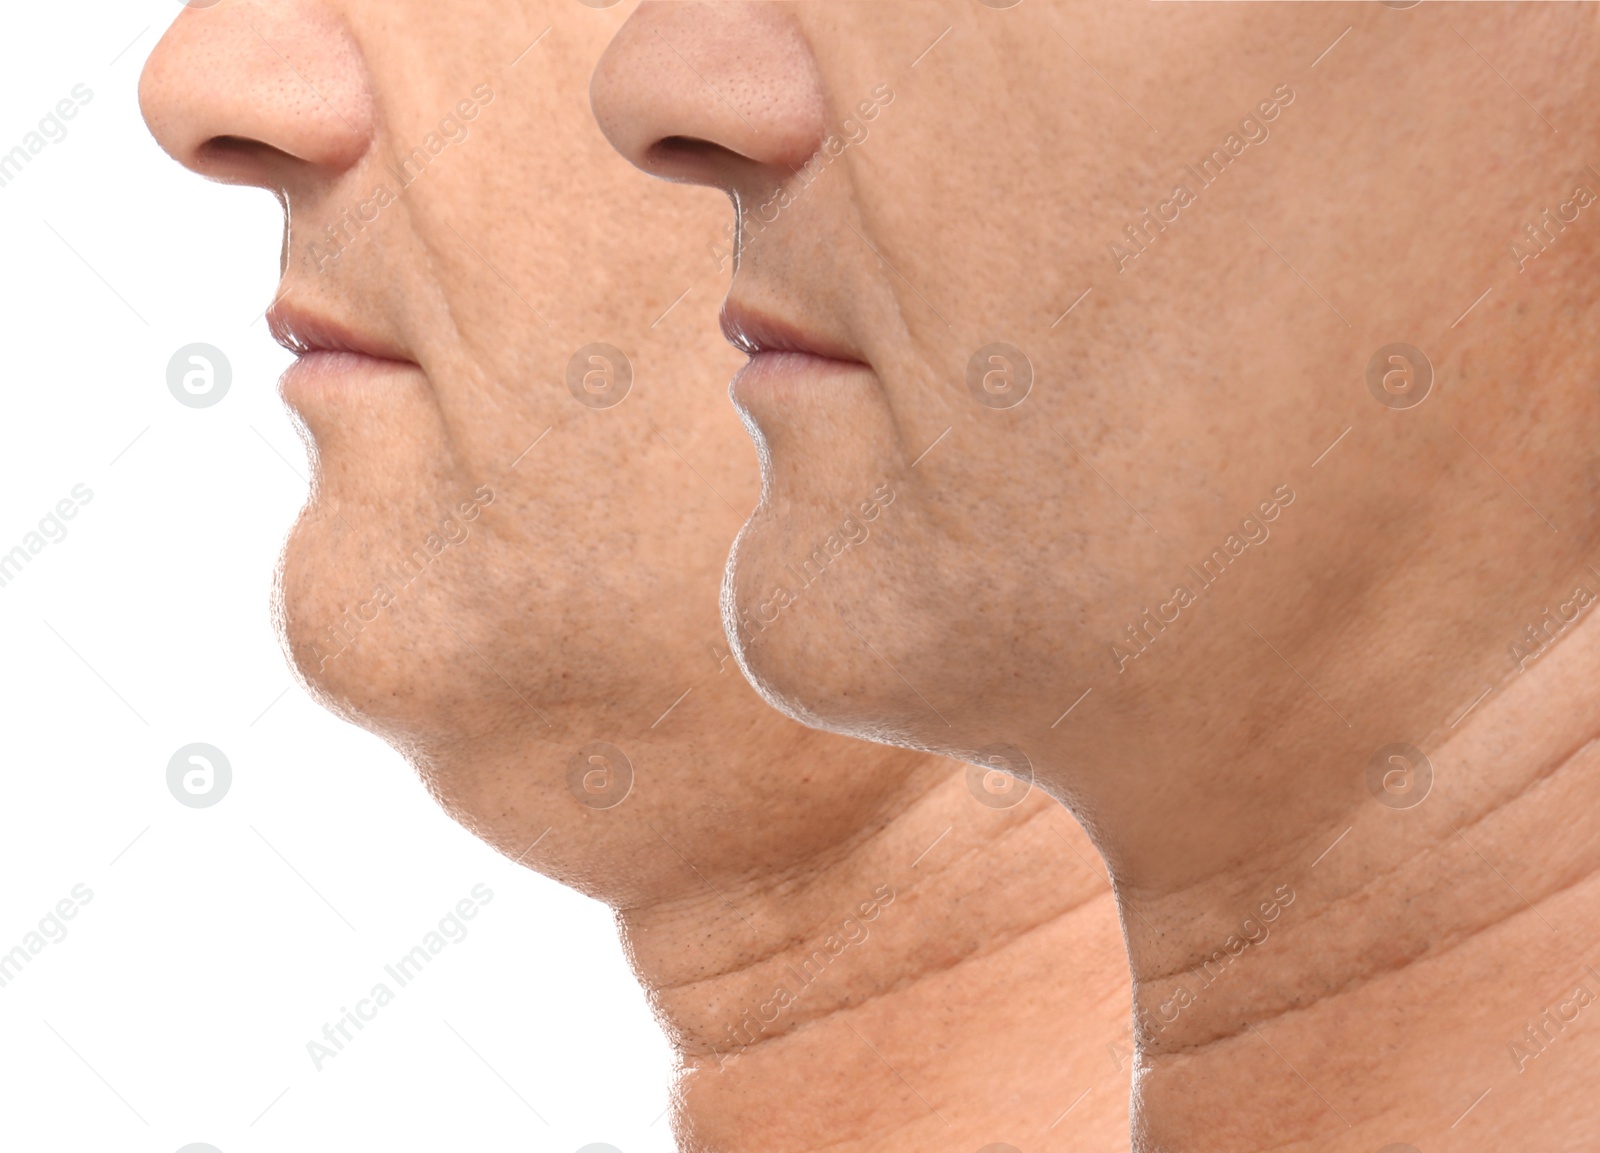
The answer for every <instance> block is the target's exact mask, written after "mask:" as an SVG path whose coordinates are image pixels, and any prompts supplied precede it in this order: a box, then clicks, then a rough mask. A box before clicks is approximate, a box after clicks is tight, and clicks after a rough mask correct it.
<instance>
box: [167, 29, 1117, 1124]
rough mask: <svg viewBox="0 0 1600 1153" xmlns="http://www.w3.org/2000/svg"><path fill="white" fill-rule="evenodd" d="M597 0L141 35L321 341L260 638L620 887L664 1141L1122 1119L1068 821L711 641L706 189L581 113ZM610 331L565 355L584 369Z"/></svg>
mask: <svg viewBox="0 0 1600 1153" xmlns="http://www.w3.org/2000/svg"><path fill="white" fill-rule="evenodd" d="M626 16H627V11H626V10H624V9H618V10H614V11H594V10H591V9H589V8H586V7H583V6H580V5H575V4H570V3H554V2H550V3H537V4H529V5H525V6H524V8H523V9H522V10H521V14H520V15H518V14H515V13H506V12H499V11H497V12H495V13H480V14H476V15H472V16H463V15H462V14H461V13H459V12H453V11H446V10H444V9H441V8H439V7H438V6H437V5H432V4H424V3H404V4H395V3H384V4H376V3H353V2H352V3H340V4H325V3H313V2H310V0H305V2H294V3H290V2H281V3H280V2H267V0H261V2H257V3H245V2H243V0H225V2H224V3H222V4H219V5H216V6H214V7H211V8H197V9H190V10H186V11H184V12H183V13H182V14H181V15H180V16H179V18H178V19H177V21H176V22H175V24H174V25H173V27H172V29H171V30H170V31H169V32H168V33H167V35H166V36H165V38H164V39H163V40H162V42H161V44H160V45H159V47H158V48H157V50H156V51H155V53H154V55H153V56H152V58H151V61H150V63H149V66H148V68H147V70H146V73H145V76H144V79H143V82H142V88H141V97H142V101H143V107H144V110H145V114H146V117H147V119H148V121H149V123H150V125H151V128H152V130H153V131H154V133H155V134H156V137H157V139H158V140H159V141H160V143H161V144H162V145H163V147H165V148H166V149H167V150H168V151H169V152H170V153H171V154H172V155H173V156H174V157H175V158H177V159H178V160H179V161H181V162H182V163H184V164H186V165H187V166H189V167H190V168H193V169H195V170H196V171H198V172H200V173H201V174H203V175H206V176H209V177H212V178H214V179H221V180H226V181H232V182H235V183H242V184H248V185H255V186H258V187H262V188H266V189H269V190H271V191H272V192H274V193H275V194H276V195H277V196H278V197H279V198H280V200H281V201H282V202H283V204H284V205H285V207H286V210H287V217H288V232H287V239H286V245H285V249H284V252H283V280H282V285H281V289H280V291H281V294H282V299H281V301H280V302H279V304H278V305H277V306H276V307H275V308H274V311H273V313H272V320H273V323H274V326H275V329H276V330H277V332H278V333H279V334H280V336H282V337H283V339H284V340H285V341H286V342H287V343H289V344H290V345H291V346H293V347H295V348H297V349H299V350H308V351H307V352H306V355H305V356H303V357H302V358H301V359H300V361H299V364H298V366H297V367H296V368H294V369H293V370H291V373H290V374H289V375H288V376H287V377H286V378H285V381H284V383H283V385H282V390H283V392H284V395H285V398H286V400H287V401H288V402H289V404H290V405H291V407H292V409H293V410H294V412H295V413H296V415H297V417H298V419H299V420H300V421H302V422H303V424H304V429H305V433H306V436H307V439H308V444H309V447H310V449H311V453H312V457H313V461H314V465H315V483H314V485H313V491H312V496H311V500H310V502H309V504H308V505H307V507H306V509H305V510H304V512H303V514H302V516H301V518H300V521H299V523H298V524H297V525H296V526H295V528H294V531H293V533H292V535H291V537H290V540H289V543H288V546H287V548H286V552H285V556H284V561H283V568H282V573H281V578H280V584H281V589H280V604H279V616H280V624H281V627H282V631H283V635H284V640H285V645H286V648H287V649H288V650H289V652H290V654H291V656H292V658H293V659H294V661H295V662H296V664H297V666H298V667H299V669H300V671H301V673H302V675H303V677H304V679H305V682H306V684H307V686H308V688H309V689H310V690H311V691H312V692H313V693H314V694H316V695H317V696H318V698H319V699H320V700H321V701H323V702H324V703H325V704H327V705H328V706H329V707H330V708H332V709H334V710H336V711H337V712H339V713H340V714H341V715H343V716H345V717H347V718H348V719H350V720H352V721H353V722H355V723H357V724H360V725H363V726H365V727H367V728H369V729H371V730H372V731H374V732H376V733H378V734H379V735H381V736H382V737H384V739H386V740H388V741H389V742H391V743H392V744H394V745H395V746H396V747H397V748H398V749H400V750H401V751H402V752H404V753H405V754H406V756H407V757H408V758H409V759H410V760H411V762H412V763H413V764H414V765H415V766H416V768H417V770H418V771H419V773H420V774H421V776H422V778H423V780H424V781H425V782H426V784H427V786H428V787H429V788H430V789H431V790H432V792H433V793H434V795H435V796H436V797H437V798H438V799H439V801H440V802H441V804H442V805H444V806H445V807H446V808H447V809H448V810H449V812H450V813H451V814H452V816H454V817H455V818H456V819H457V820H459V821H461V822H462V823H463V824H464V825H466V826H467V827H468V828H470V829H471V830H472V831H473V832H475V833H476V834H477V835H479V836H481V837H482V838H483V839H484V840H486V841H488V842H489V843H490V844H492V845H494V846H495V847H496V848H498V849H500V850H501V851H502V852H504V853H506V854H507V855H508V856H511V857H513V858H515V859H518V860H520V861H521V862H522V863H524V864H526V865H529V866H530V867H533V868H535V869H538V870H539V871H541V872H544V873H546V874H549V875H551V876H554V877H556V878H558V879H560V880H562V881H564V882H566V883H568V884H571V885H574V886H576V887H578V888H580V889H581V890H583V891H584V892H586V893H589V894H591V895H593V896H595V897H597V898H599V899H601V900H604V901H606V902H608V903H610V904H612V905H613V906H615V907H616V908H617V909H618V919H619V927H620V930H621V934H622V936H623V940H624V946H625V948H626V949H627V951H628V954H629V957H630V960H631V961H632V963H633V965H634V968H635V970H636V972H637V973H638V975H639V978H640V980H641V983H642V984H643V985H644V986H645V988H646V990H647V992H648V993H649V996H650V997H651V1000H652V1002H653V1004H654V1005H655V1007H656V1009H657V1012H658V1014H659V1018H660V1021H661V1024H662V1026H663V1028H664V1029H665V1030H666V1031H667V1033H668V1036H669V1038H670V1039H671V1040H672V1042H673V1043H674V1045H675V1046H676V1047H677V1049H678V1050H679V1052H680V1053H681V1055H682V1058H683V1067H682V1076H681V1079H680V1082H679V1085H678V1094H677V1097H676V1099H675V1114H674V1121H675V1126H676V1131H677V1134H678V1137H679V1141H680V1143H681V1144H682V1146H683V1147H684V1148H685V1149H691V1150H693V1149H711V1148H715V1149H718V1150H734V1151H738V1150H751V1151H755V1150H760V1151H762V1153H768V1151H770V1150H777V1149H808V1148H819V1147H828V1148H834V1149H840V1150H856V1149H861V1150H865V1149H868V1148H871V1149H873V1150H900V1149H904V1150H918V1151H921V1150H926V1149H932V1148H949V1149H970V1148H977V1147H979V1146H981V1145H983V1144H986V1143H990V1142H992V1141H995V1140H1003V1139H1007V1138H1008V1136H1009V1137H1010V1138H1011V1139H1017V1138H1018V1136H1020V1135H1022V1134H1024V1133H1025V1132H1027V1131H1031V1130H1032V1129H1042V1128H1044V1127H1045V1126H1047V1125H1048V1124H1049V1123H1050V1122H1051V1121H1053V1120H1055V1119H1056V1118H1057V1117H1058V1116H1059V1115H1060V1114H1061V1112H1062V1110H1063V1109H1065V1108H1066V1107H1067V1105H1068V1104H1071V1103H1072V1102H1073V1098H1074V1097H1075V1096H1077V1095H1079V1094H1081V1093H1083V1091H1084V1090H1085V1089H1086V1088H1087V1089H1089V1090H1090V1092H1089V1093H1088V1095H1087V1096H1086V1097H1084V1098H1083V1099H1082V1101H1081V1103H1079V1104H1077V1106H1076V1107H1075V1108H1074V1110H1073V1112H1072V1114H1071V1116H1070V1117H1069V1118H1068V1119H1067V1121H1066V1122H1063V1123H1062V1125H1061V1126H1060V1127H1059V1128H1058V1130H1057V1133H1059V1134H1061V1135H1062V1137H1063V1138H1070V1139H1072V1140H1083V1141H1086V1142H1090V1143H1092V1144H1093V1146H1094V1147H1096V1148H1107V1149H1116V1148H1125V1147H1126V1143H1127V1100H1128V1079H1129V1068H1130V1067H1129V1063H1128V1054H1129V1052H1130V1048H1129V1046H1128V1044H1127V1004H1128V1002H1127V998H1128V990H1127V978H1126V975H1125V972H1124V971H1123V966H1122V963H1121V958H1120V932H1119V928H1118V924H1117V920H1116V916H1115V910H1114V908H1113V906H1112V902H1111V899H1110V896H1109V891H1108V886H1107V882H1106V878H1105V876H1104V873H1103V871H1102V870H1103V866H1102V865H1100V863H1099V861H1098V858H1097V857H1096V856H1095V854H1094V851H1093V849H1092V847H1090V846H1089V844H1088V842H1087V839H1086V838H1085V837H1084V835H1083V833H1082V832H1081V830H1080V829H1079V828H1078V827H1077V826H1076V824H1075V823H1074V822H1073V821H1072V820H1071V819H1070V818H1069V817H1068V816H1067V815H1066V814H1065V813H1064V812H1063V811H1062V810H1061V809H1060V808H1059V806H1057V805H1056V804H1055V803H1054V802H1052V801H1050V800H1049V799H1048V798H1047V797H1045V796H1044V795H1043V794H1042V793H1039V792H1037V791H1035V792H1034V793H1033V794H1032V795H1029V796H1027V797H1025V798H1023V799H1021V800H1020V802H1018V803H1015V804H1012V803H1010V799H1009V798H1008V797H1004V796H1002V797H1001V798H1000V799H1001V801H1002V803H1000V804H998V805H997V804H995V803H992V802H994V800H995V797H994V796H993V795H992V794H991V792H990V791H989V788H990V786H991V785H992V784H993V783H994V782H992V781H988V780H987V778H982V777H980V778H979V779H977V780H976V783H975V785H974V786H972V787H969V780H968V776H967V774H966V773H965V772H964V771H963V767H962V766H957V765H953V764H952V763H951V762H949V761H946V760H943V759H940V758H937V757H933V756H928V755H923V754H915V753H908V752H906V751H904V750H895V749H886V748H880V747H875V746H871V745H866V744H862V743H858V742H852V741H849V740H845V739H842V738H839V737H837V736H833V735H830V734H824V733H819V732H815V731H812V730H808V729H805V728H803V727H801V726H799V725H796V724H794V723H793V722H792V721H790V720H788V719H787V718H784V717H782V716H780V715H779V714H777V713H776V712H774V711H773V710H771V709H770V708H768V707H767V706H766V705H765V704H764V703H763V702H762V701H761V700H760V698H759V697H758V696H757V695H756V694H755V693H753V692H752V691H751V690H750V689H749V687H748V685H746V684H745V683H744V681H743V680H742V679H741V678H740V676H739V674H738V671H737V668H736V666H735V663H734V661H733V660H732V659H731V658H730V657H729V656H728V653H727V650H726V646H725V643H724V641H723V637H722V632H721V627H720V615H719V608H718V588H719V580H720V573H721V570H722V566H723V562H724V559H725V556H726V553H727V548H728V543H729V541H730V540H731V539H732V538H733V536H734V534H735V532H736V530H737V529H738V526H739V524H740V522H741V520H742V517H743V514H744V511H745V510H748V509H749V508H751V507H752V506H753V505H754V504H755V503H756V500H757V483H758V473H757V469H756V462H755V459H754V454H753V453H752V452H751V449H750V446H749V442H748V439H747V438H746V437H745V436H744V434H743V432H742V430H741V428H740V426H739V422H738V420H737V417H736V415H735V414H734V413H733V411H732V410H731V409H730V408H729V406H728V405H727V399H726V395H725V393H724V390H723V389H722V387H721V386H720V385H719V384H717V383H715V382H716V381H717V380H719V379H725V378H726V376H727V374H728V373H729V372H730V371H732V369H733V368H734V367H735V366H736V365H737V363H738V360H739V357H738V355H737V354H736V353H734V352H733V351H731V350H730V349H728V348H727V347H726V345H725V343H724V342H723V341H722V340H721V338H720V337H719V336H718V335H717V334H716V332H715V328H714V325H715V316H714V310H715V306H716V304H717V301H718V300H719V298H720V296H721V294H722V292H723V291H724V290H725V288H726V279H727V271H726V267H725V266H726V258H725V255H720V254H721V253H722V248H721V246H722V245H723V243H724V240H725V234H724V227H723V226H724V220H725V211H724V207H723V201H722V199H721V197H720V196H718V195H716V194H714V193H712V192H709V191H706V190H703V189H680V190H676V191H675V192H674V193H673V194H672V195H670V196H667V197H663V196H662V194H661V190H660V189H658V188H657V187H655V185H654V182H653V181H651V180H649V179H648V178H647V177H645V176H644V175H642V174H640V173H638V172H636V171H635V170H634V169H632V168H631V167H630V166H629V165H627V164H626V163H625V162H624V161H623V160H622V159H621V158H619V157H617V156H616V155H615V153H614V152H613V151H612V150H611V148H610V147H609V145H608V144H607V143H606V141H605V140H604V138H603V137H602V136H601V134H600V133H599V131H598V129H597V127H596V125H595V123H594V121H593V117H592V114H591V112H590V109H589V104H588V83H589V77H590V74H591V72H592V70H593V67H594V65H595V62H596V61H597V60H598V59H599V57H600V54H601V52H602V51H603V49H604V47H605V45H606V43H607V42H608V41H609V39H610V38H611V37H612V35H614V33H615V31H616V30H617V28H618V27H619V26H620V25H621V23H622V22H623V20H624V19H625V18H626ZM546 29H548V31H546ZM541 34H542V39H541ZM535 41H538V43H537V44H535ZM529 45H534V46H533V47H531V48H528V50H527V53H526V55H524V56H521V57H517V53H518V52H520V51H522V50H523V49H524V48H526V47H527V46H529ZM514 58H515V59H514ZM286 61H292V68H291V67H290V66H289V65H288V64H286ZM463 105H466V106H467V108H466V110H465V111H464V110H463ZM469 112H470V116H469V115H468V113H469ZM719 260H720V261H721V264H720V265H719ZM685 293H686V295H685ZM675 301H676V303H674V302H675ZM600 342H604V343H607V344H610V345H613V346H615V347H616V348H619V349H621V350H623V351H624V352H625V353H626V355H627V356H628V358H629V361H630V362H631V366H632V372H633V383H632V388H631V391H630V392H629V393H628V394H627V396H626V397H625V398H624V399H623V400H622V401H621V403H618V404H616V405H614V406H612V407H604V408H600V407H591V406H590V405H589V404H587V403H584V402H583V401H582V400H580V398H579V396H578V395H575V391H574V388H573V387H570V386H569V376H568V373H569V365H570V364H571V363H572V361H573V358H574V354H575V352H576V351H577V350H579V349H581V348H584V347H586V346H588V345H591V344H595V343H600ZM352 353H355V354H359V355H350V354H352ZM608 373H611V374H613V375H612V376H611V377H610V380H609V384H608V380H607V379H606V377H607V374H608ZM614 373H615V365H611V364H609V363H602V364H600V365H596V364H595V363H594V362H592V361H590V360H588V359H586V358H582V359H580V360H579V361H578V368H577V373H576V376H575V379H576V381H577V386H576V392H577V393H581V394H582V395H583V396H584V397H587V398H588V399H590V400H593V399H595V398H596V397H599V398H600V399H606V398H607V394H606V392H605V390H606V389H607V388H608V387H609V386H610V385H614V383H615V379H616V378H615V375H614ZM591 374H598V376H591ZM890 511H892V509H891V510H890ZM867 543H868V544H870V543H873V542H872V541H871V540H868V541H867ZM863 547H865V546H863ZM595 741H603V742H605V743H607V744H609V745H611V746H614V747H615V748H617V749H620V750H622V752H623V753H624V755H625V756H626V757H627V758H628V759H629V761H630V762H631V766H632V770H633V777H634V779H633V783H632V788H631V791H629V792H627V794H626V796H625V798H624V799H623V800H621V802H620V803H616V804H614V805H611V806H610V807H599V806H596V805H590V804H588V803H585V798H587V799H589V800H595V799H598V800H602V801H610V800H611V799H612V798H611V796H610V795H609V792H608V790H610V789H612V788H614V787H615V781H616V779H617V770H618V766H617V765H615V764H611V763H608V762H606V761H605V760H604V758H602V761H601V762H595V761H591V760H589V759H587V756H588V755H587V754H585V755H583V756H579V754H580V753H582V752H583V750H585V749H588V748H589V746H590V745H591V743H592V742H595ZM575 757H577V758H578V759H577V763H576V768H574V764H575V760H574V759H575ZM974 788H976V792H975V791H974ZM980 795H981V796H983V797H985V798H987V800H988V801H989V802H991V803H985V802H984V801H983V800H980V799H979V798H980ZM819 956H820V959H819ZM1062 966H1065V967H1066V968H1067V969H1068V970H1070V971H1071V972H1072V973H1074V974H1075V977H1074V980H1073V981H1072V982H1070V983H1069V984H1067V985H1064V986H1060V987H1056V986H1053V985H1051V984H1050V983H1048V982H1045V981H1043V980H1042V977H1043V975H1044V974H1046V973H1047V972H1055V971H1058V970H1059V969H1060V968H1061V967H1062ZM796 974H799V976H796ZM1019 988H1036V989H1039V990H1040V992H1039V993H1038V994H1036V995H1032V994H1030V995H1029V996H1028V997H1025V998H1019V997H1018V996H1017V995H1016V991H1017V990H1018V989H1019ZM780 989H783V990H785V991H786V992H785V995H784V996H779V995H778V990H780ZM530 995H531V996H534V997H535V998H537V997H538V996H541V995H542V993H541V992H540V991H538V990H534V991H532V992H531V993H530ZM1046 1005H1048V1006H1049V1008H1048V1010H1047V1011H1041V1009H1043V1008H1044V1007H1045V1006H1046ZM1064 1019H1065V1020H1071V1021H1072V1022H1073V1024H1072V1026H1071V1027H1070V1028H1066V1029H1063V1028H1062V1027H1061V1024H1060V1022H1061V1021H1062V1020H1064ZM880 1055H881V1057H882V1058H886V1059H887V1060H888V1061H890V1062H891V1063H892V1066H893V1071H891V1070H890V1069H889V1068H887V1067H886V1066H885V1065H884V1064H883V1061H882V1060H881V1059H880ZM896 1074H898V1075H899V1076H903V1077H905V1078H906V1079H907V1081H909V1082H910V1084H912V1085H914V1086H915V1090H914V1091H911V1090H908V1089H907V1087H906V1082H903V1081H901V1080H900V1079H899V1076H897V1075H896ZM797 1084H802V1085H803V1086H804V1089H803V1091H797V1090H796V1088H795V1086H796V1085H797ZM930 1106H931V1108H932V1109H933V1110H935V1111H934V1112H930Z"/></svg>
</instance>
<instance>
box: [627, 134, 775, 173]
mask: <svg viewBox="0 0 1600 1153" xmlns="http://www.w3.org/2000/svg"><path fill="white" fill-rule="evenodd" d="M643 159H644V164H643V167H644V168H645V170H646V171H648V172H650V173H652V174H654V175H656V176H660V177H665V178H666V179H668V180H689V181H693V182H695V183H716V184H721V183H723V182H724V181H725V180H727V179H730V178H732V177H733V176H734V175H735V174H736V173H737V171H738V170H739V169H741V168H749V167H750V166H751V165H752V164H753V163H754V162H753V161H751V160H750V159H749V158H748V157H745V156H741V155H739V153H737V152H734V151H733V150H732V149H730V148H725V147H723V146H722V145H721V144H716V143H713V142H712V141H710V140H703V139H701V138H700V137H698V136H663V137H662V138H661V139H660V140H657V141H656V142H655V143H654V144H652V145H650V147H649V148H647V149H645V153H644V157H643Z"/></svg>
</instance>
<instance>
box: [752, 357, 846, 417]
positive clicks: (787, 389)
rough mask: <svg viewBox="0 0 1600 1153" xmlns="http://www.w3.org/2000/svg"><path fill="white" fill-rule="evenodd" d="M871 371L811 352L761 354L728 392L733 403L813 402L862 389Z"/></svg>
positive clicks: (754, 358)
mask: <svg viewBox="0 0 1600 1153" xmlns="http://www.w3.org/2000/svg"><path fill="white" fill-rule="evenodd" d="M863 376H865V377H867V378H869V379H871V378H872V369H870V368H868V367H867V366H866V365H864V364H862V363H860V362H859V361H854V360H834V359H833V358H831V357H826V356H816V355H814V354H813V353H809V352H758V353H755V354H754V355H752V356H751V357H750V360H749V361H748V362H747V363H746V364H745V366H744V367H743V368H741V369H740V370H739V371H738V372H737V373H735V374H734V377H733V383H732V385H731V386H730V387H729V392H730V394H731V395H732V397H733V400H734V403H735V404H737V405H739V406H740V407H747V406H748V405H749V403H750V402H751V401H755V402H758V403H759V402H760V401H763V400H778V401H782V400H790V399H795V400H798V399H802V398H814V397H816V396H817V394H818V393H819V392H823V391H826V390H828V389H829V388H830V387H831V388H842V387H847V386H854V387H859V385H860V383H861V378H862V377H863Z"/></svg>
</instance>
